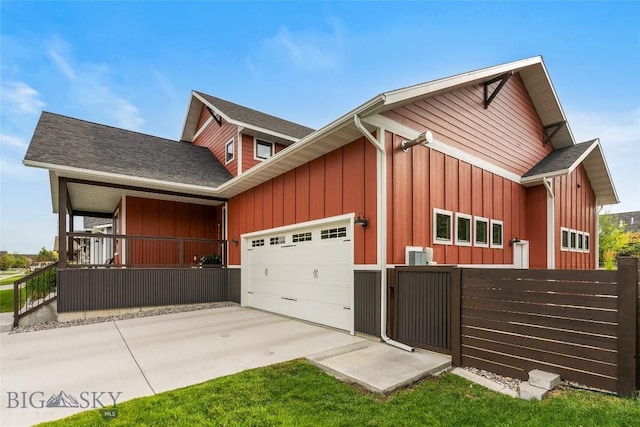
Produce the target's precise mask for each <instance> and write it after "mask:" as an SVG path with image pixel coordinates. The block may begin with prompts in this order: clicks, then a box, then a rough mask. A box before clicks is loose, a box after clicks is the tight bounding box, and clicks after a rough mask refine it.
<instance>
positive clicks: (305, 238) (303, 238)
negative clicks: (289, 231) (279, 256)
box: [293, 232, 311, 243]
mask: <svg viewBox="0 0 640 427" xmlns="http://www.w3.org/2000/svg"><path fill="white" fill-rule="evenodd" d="M310 241H311V232H308V233H298V234H294V235H293V243H297V242H310Z"/></svg>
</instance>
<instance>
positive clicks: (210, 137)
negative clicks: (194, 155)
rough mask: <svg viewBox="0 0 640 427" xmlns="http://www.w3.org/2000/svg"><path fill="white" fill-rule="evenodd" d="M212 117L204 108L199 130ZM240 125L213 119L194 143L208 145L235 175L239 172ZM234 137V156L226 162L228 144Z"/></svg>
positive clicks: (201, 113) (199, 121) (202, 145)
mask: <svg viewBox="0 0 640 427" xmlns="http://www.w3.org/2000/svg"><path fill="white" fill-rule="evenodd" d="M209 117H210V113H209V112H208V111H207V110H206V109H205V108H203V109H202V111H201V112H200V118H199V119H198V130H199V129H200V127H201V126H202V124H204V123H205V122H206V120H207V119H208V118H209ZM237 136H238V127H237V126H236V125H232V124H230V123H228V122H226V121H225V120H224V119H222V125H218V123H217V122H216V121H215V120H212V121H211V122H210V123H209V124H208V125H207V127H206V128H205V129H204V130H203V131H202V132H201V133H200V135H198V137H197V138H196V139H194V141H193V144H194V145H198V146H201V147H207V148H208V149H209V151H211V152H212V153H213V155H214V156H216V157H217V158H218V160H219V161H220V163H222V164H223V165H225V167H226V168H227V170H229V172H230V173H231V174H232V175H233V176H236V175H237V174H238V141H237V139H238V138H237ZM232 138H233V140H234V144H233V150H234V155H233V156H234V157H233V160H231V161H230V162H229V163H226V162H225V160H226V158H225V155H226V151H225V150H226V145H227V142H229V141H230V140H231V139H232Z"/></svg>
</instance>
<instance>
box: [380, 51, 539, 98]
mask: <svg viewBox="0 0 640 427" xmlns="http://www.w3.org/2000/svg"><path fill="white" fill-rule="evenodd" d="M540 63H542V57H541V56H534V57H532V58H527V59H522V60H520V61H515V62H509V63H506V64H502V65H496V66H494V67H489V68H482V69H480V70H475V71H470V72H467V73H463V74H458V75H455V76H451V77H445V78H443V79H438V80H433V81H431V82H427V83H422V84H419V85H415V86H409V87H406V88H402V89H397V90H393V91H390V92H385V93H384V94H383V96H384V98H385V105H392V104H396V103H401V102H403V101H406V100H408V99H412V98H417V97H421V96H425V95H428V94H429V93H432V92H437V91H440V90H445V89H448V88H451V87H454V86H460V85H466V84H469V83H471V82H474V81H477V80H484V79H487V78H489V77H493V76H496V75H500V74H504V73H507V72H509V71H516V70H518V69H521V68H524V67H527V66H530V65H533V64H540ZM547 77H548V76H547Z"/></svg>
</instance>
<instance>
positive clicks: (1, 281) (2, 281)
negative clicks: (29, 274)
mask: <svg viewBox="0 0 640 427" xmlns="http://www.w3.org/2000/svg"><path fill="white" fill-rule="evenodd" d="M24 276H25V275H24V274H17V275H15V276H11V277H7V278H5V279H0V286H2V285H13V282H15V281H16V280H18V279H19V278H21V277H24Z"/></svg>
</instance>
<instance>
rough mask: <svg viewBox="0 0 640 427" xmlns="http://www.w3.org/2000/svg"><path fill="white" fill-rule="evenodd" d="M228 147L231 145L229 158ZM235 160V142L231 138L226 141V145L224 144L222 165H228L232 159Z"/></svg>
mask: <svg viewBox="0 0 640 427" xmlns="http://www.w3.org/2000/svg"><path fill="white" fill-rule="evenodd" d="M229 145H231V158H228V156H229ZM235 158H236V147H235V141H234V139H233V138H231V139H230V140H229V141H227V143H226V144H224V160H225V161H224V164H225V165H226V164H228V163H230V162H232V161H233V160H234V159H235Z"/></svg>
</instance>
